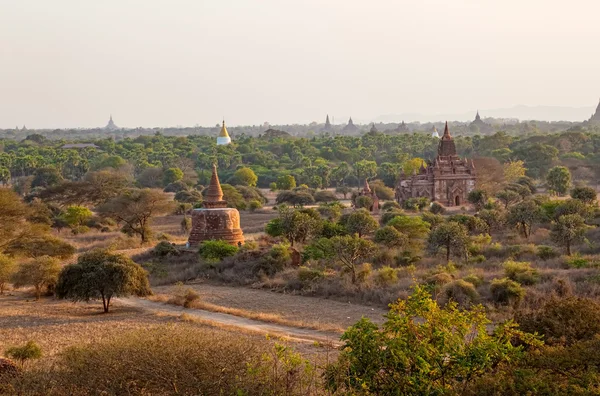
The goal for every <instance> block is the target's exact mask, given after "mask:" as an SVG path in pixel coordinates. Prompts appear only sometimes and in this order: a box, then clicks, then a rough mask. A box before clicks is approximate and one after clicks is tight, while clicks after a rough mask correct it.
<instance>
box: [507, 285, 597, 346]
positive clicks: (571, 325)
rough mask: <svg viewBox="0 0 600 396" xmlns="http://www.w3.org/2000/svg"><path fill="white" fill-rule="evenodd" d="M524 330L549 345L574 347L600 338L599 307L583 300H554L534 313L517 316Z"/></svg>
mask: <svg viewBox="0 0 600 396" xmlns="http://www.w3.org/2000/svg"><path fill="white" fill-rule="evenodd" d="M516 320H517V322H518V323H519V325H520V326H521V327H522V328H523V330H525V331H527V332H530V333H533V332H537V333H538V334H541V335H543V336H544V341H545V342H546V343H547V344H550V345H556V344H566V345H572V344H574V343H575V342H578V341H588V340H591V339H593V338H594V337H595V336H596V335H597V334H600V304H599V303H598V302H596V301H595V300H592V299H589V298H581V297H573V296H571V297H566V298H565V297H563V298H558V297H552V298H550V299H548V300H547V301H546V302H545V303H544V305H543V306H542V308H540V309H539V310H536V311H534V312H518V313H517V316H516Z"/></svg>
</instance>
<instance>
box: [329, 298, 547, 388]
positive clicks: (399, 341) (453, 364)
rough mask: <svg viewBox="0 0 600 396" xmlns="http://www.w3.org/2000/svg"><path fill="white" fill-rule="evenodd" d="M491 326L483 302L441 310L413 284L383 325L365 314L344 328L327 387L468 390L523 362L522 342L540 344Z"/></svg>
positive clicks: (513, 329)
mask: <svg viewBox="0 0 600 396" xmlns="http://www.w3.org/2000/svg"><path fill="white" fill-rule="evenodd" d="M490 323H491V322H490V320H489V319H487V317H486V315H485V310H484V309H483V307H481V306H478V307H475V308H473V309H471V310H461V309H459V308H458V307H457V304H456V303H455V302H450V303H448V304H446V305H445V306H444V307H443V308H441V307H440V306H438V304H437V303H436V302H435V300H433V299H432V298H431V296H430V295H429V293H428V292H427V291H426V290H425V288H422V287H416V288H415V289H414V291H413V293H412V295H411V296H410V297H409V298H408V299H406V300H398V302H396V303H394V304H391V305H390V312H389V313H388V314H387V315H386V322H385V323H384V324H383V326H382V327H381V328H379V326H377V325H376V324H375V323H372V322H371V321H370V320H369V319H366V318H363V319H361V320H360V321H359V322H358V323H356V324H355V325H354V326H352V327H350V328H349V329H348V330H347V331H346V332H345V333H344V335H343V336H342V341H344V346H343V347H342V352H341V354H340V356H339V358H338V361H337V363H336V364H335V365H333V366H329V367H328V370H327V371H326V377H327V379H328V381H327V384H328V385H329V389H330V391H333V392H336V391H337V392H338V393H343V394H371V395H415V396H416V395H446V394H465V393H467V392H468V391H469V390H470V389H471V386H472V385H473V383H474V382H475V380H476V379H477V378H479V377H481V376H482V375H485V374H488V373H490V374H491V373H493V372H495V371H496V370H499V369H502V368H506V367H508V366H509V365H511V364H514V362H516V361H519V360H520V359H522V358H523V357H524V348H525V346H539V345H540V344H541V342H540V341H539V340H538V339H537V338H536V337H535V336H533V335H531V334H527V333H524V332H522V331H520V330H518V328H517V326H516V325H515V324H514V323H513V322H511V321H509V322H505V323H503V324H500V325H498V326H497V327H496V328H495V330H494V332H493V333H490V332H488V329H487V327H488V326H489V324H490ZM515 341H517V342H515ZM515 345H518V346H515Z"/></svg>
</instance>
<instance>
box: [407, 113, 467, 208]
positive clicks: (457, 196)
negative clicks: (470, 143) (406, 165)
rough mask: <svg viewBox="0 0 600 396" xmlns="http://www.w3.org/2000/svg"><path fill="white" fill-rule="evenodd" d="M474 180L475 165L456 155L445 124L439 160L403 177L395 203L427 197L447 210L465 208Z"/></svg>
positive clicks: (429, 162)
mask: <svg viewBox="0 0 600 396" xmlns="http://www.w3.org/2000/svg"><path fill="white" fill-rule="evenodd" d="M475 180H476V175H475V164H474V163H473V160H471V161H469V160H468V159H466V158H460V157H459V156H458V155H456V145H455V144H454V140H453V139H452V136H451V135H450V131H449V130H448V123H447V122H446V127H445V128H444V135H443V136H442V138H441V139H440V142H439V144H438V155H437V157H436V158H435V160H434V161H428V162H427V167H425V164H421V168H420V169H419V170H418V171H414V173H413V174H412V175H405V174H404V173H401V174H400V178H399V180H398V184H397V185H396V200H397V201H398V203H402V202H403V201H405V200H407V199H409V198H420V197H427V198H429V199H430V200H432V201H437V202H438V203H440V204H442V205H444V206H461V205H465V204H466V203H467V196H468V195H469V193H470V192H471V191H472V190H473V189H474V188H475Z"/></svg>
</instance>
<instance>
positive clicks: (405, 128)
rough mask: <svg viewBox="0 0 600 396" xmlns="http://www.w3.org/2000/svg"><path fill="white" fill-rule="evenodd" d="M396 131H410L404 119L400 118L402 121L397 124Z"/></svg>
mask: <svg viewBox="0 0 600 396" xmlns="http://www.w3.org/2000/svg"><path fill="white" fill-rule="evenodd" d="M396 132H410V129H408V126H407V125H406V123H405V122H404V120H402V123H400V124H398V127H397V128H396Z"/></svg>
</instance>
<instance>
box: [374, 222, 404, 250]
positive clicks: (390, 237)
mask: <svg viewBox="0 0 600 396" xmlns="http://www.w3.org/2000/svg"><path fill="white" fill-rule="evenodd" d="M373 240H374V241H375V242H377V243H380V244H382V245H384V246H387V247H390V248H401V247H403V246H405V245H406V244H407V243H408V238H407V236H406V235H404V234H403V233H401V232H400V231H398V230H397V229H395V228H394V227H392V226H384V227H382V228H380V229H378V230H377V231H375V237H374V238H373Z"/></svg>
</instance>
